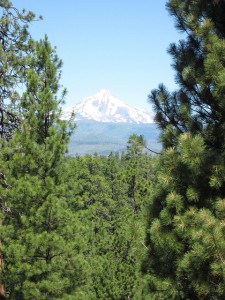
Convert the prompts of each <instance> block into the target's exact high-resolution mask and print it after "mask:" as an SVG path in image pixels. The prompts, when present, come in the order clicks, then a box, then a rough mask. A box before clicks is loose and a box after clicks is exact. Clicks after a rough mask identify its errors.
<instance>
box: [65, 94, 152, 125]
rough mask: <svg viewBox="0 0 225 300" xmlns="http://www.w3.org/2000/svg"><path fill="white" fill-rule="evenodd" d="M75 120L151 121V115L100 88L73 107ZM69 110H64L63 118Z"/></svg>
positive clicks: (137, 122)
mask: <svg viewBox="0 0 225 300" xmlns="http://www.w3.org/2000/svg"><path fill="white" fill-rule="evenodd" d="M73 110H74V111H75V113H76V118H77V120H94V121H98V122H112V123H136V124H141V123H153V116H152V115H150V114H149V113H147V112H145V111H144V110H142V109H139V108H136V107H134V106H131V105H128V104H125V103H124V102H122V101H121V100H119V99H118V98H116V97H114V96H113V95H112V93H111V92H110V91H109V90H107V89H101V90H100V91H99V92H97V93H96V94H94V95H93V96H89V97H87V98H85V99H84V100H83V101H81V102H79V103H78V104H76V105H75V106H74V108H73ZM68 113H69V111H68V110H67V111H65V114H64V116H65V118H66V115H68Z"/></svg>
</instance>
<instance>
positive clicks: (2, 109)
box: [0, 0, 35, 139]
mask: <svg viewBox="0 0 225 300" xmlns="http://www.w3.org/2000/svg"><path fill="white" fill-rule="evenodd" d="M0 14H1V17H0V136H1V138H4V139H9V138H10V137H11V136H12V134H13V132H14V130H15V128H17V127H18V124H19V122H20V118H19V116H18V111H17V109H16V108H15V104H16V103H17V102H18V100H19V95H18V93H17V92H16V89H17V87H18V84H21V85H22V84H23V82H24V74H25V73H24V72H25V70H26V68H27V67H28V62H27V54H29V53H31V52H32V49H33V41H32V39H31V37H30V35H29V32H28V26H29V23H30V22H32V21H33V20H34V18H35V15H34V13H32V12H26V11H25V10H24V11H23V12H19V11H18V10H17V9H16V8H15V7H13V4H12V3H11V2H10V1H8V0H1V1H0Z"/></svg>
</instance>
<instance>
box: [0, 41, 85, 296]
mask: <svg viewBox="0 0 225 300" xmlns="http://www.w3.org/2000/svg"><path fill="white" fill-rule="evenodd" d="M29 64H30V66H31V67H30V68H29V69H27V70H26V82H27V84H26V91H25V93H24V95H23V96H22V101H21V107H22V109H21V123H20V128H19V130H17V131H16V133H15V135H14V136H13V138H12V139H11V141H9V142H7V143H5V145H4V147H2V152H1V158H2V161H3V162H4V164H3V166H2V167H3V170H4V174H6V178H8V181H7V185H8V188H7V189H3V190H2V191H1V193H2V195H3V197H4V199H7V205H8V207H9V208H10V211H9V213H8V214H5V215H4V216H3V221H2V227H1V239H2V247H1V248H2V253H3V256H4V266H3V270H2V279H3V283H4V287H5V290H6V295H7V299H20V300H22V299H38V300H40V299H87V298H85V297H84V295H85V294H83V293H82V291H81V289H80V287H81V286H82V285H84V282H85V281H84V278H83V275H82V274H83V273H82V265H81V255H80V254H79V253H80V250H79V249H80V247H81V246H82V239H81V238H79V237H80V234H79V232H80V226H79V222H78V220H77V218H76V217H75V214H74V213H72V211H71V210H70V208H69V204H68V202H67V198H66V195H67V184H66V182H65V173H66V172H65V171H66V170H65V168H64V156H65V153H66V151H67V144H68V141H69V135H70V133H71V132H72V130H73V125H72V124H71V126H69V124H68V122H66V121H62V120H61V119H60V114H61V110H60V105H61V104H62V102H63V98H64V96H65V91H63V92H62V97H60V98H58V92H59V89H60V85H59V79H60V68H61V64H62V63H61V61H60V60H59V59H58V57H57V55H56V53H55V50H54V49H53V48H52V47H51V45H50V43H49V41H48V39H47V37H45V38H44V39H43V40H41V41H40V42H36V43H35V51H34V53H33V55H32V56H31V57H30V62H29ZM2 144H4V141H2ZM5 158H7V159H5ZM69 297H70V298H69Z"/></svg>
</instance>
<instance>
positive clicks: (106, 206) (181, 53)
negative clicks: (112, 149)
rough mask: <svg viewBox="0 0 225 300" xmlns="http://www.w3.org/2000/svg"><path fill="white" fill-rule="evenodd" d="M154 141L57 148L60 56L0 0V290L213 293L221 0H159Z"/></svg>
mask: <svg viewBox="0 0 225 300" xmlns="http://www.w3.org/2000/svg"><path fill="white" fill-rule="evenodd" d="M167 9H168V11H169V13H170V14H171V15H172V16H173V17H174V18H175V20H176V27H177V28H178V30H180V31H182V32H184V33H185V34H184V39H183V40H181V41H179V43H178V44H174V43H172V44H171V45H170V47H169V51H168V52H169V53H170V55H172V58H173V67H174V69H175V71H176V81H177V83H178V85H179V88H178V89H177V90H176V91H174V92H169V91H168V90H167V89H166V87H165V86H164V85H163V84H161V85H159V87H158V89H155V90H153V91H152V92H151V95H150V96H149V101H150V102H151V103H152V104H153V106H154V109H155V113H156V119H155V120H156V122H157V124H158V126H159V127H160V128H161V130H162V134H161V142H162V151H161V152H160V153H154V155H153V156H152V152H151V149H148V150H150V151H147V152H146V143H145V140H144V138H143V136H141V135H140V136H138V135H135V134H133V135H131V136H130V138H129V139H128V141H127V149H126V151H124V153H122V154H118V153H111V154H110V155H108V156H100V155H98V154H96V155H85V156H75V157H71V156H69V155H68V143H69V141H70V136H71V134H72V133H73V132H74V130H76V129H75V127H76V124H74V121H73V116H71V120H69V121H65V120H62V118H61V114H62V105H63V103H64V97H65V95H66V90H64V89H62V88H61V85H60V78H61V69H62V61H61V60H60V59H59V58H58V56H57V53H56V50H55V48H54V47H52V46H51V44H50V42H49V40H48V37H47V36H44V37H43V39H41V40H40V41H36V40H34V39H33V38H32V37H31V35H30V33H29V25H30V23H31V22H32V21H34V20H36V19H37V18H36V16H35V14H34V13H32V12H26V11H25V10H24V11H22V12H20V11H18V10H17V8H16V7H14V5H13V3H11V2H9V1H8V0H0V11H1V16H0V18H1V19H0V83H1V84H0V147H1V152H0V208H1V211H0V276H1V277H0V299H12V300H16V299H18V300H23V299H24V300H25V299H27V300H31V299H32V300H33V299H37V300H41V299H43V300H45V299H46V300H47V299H65V300H66V299H68V300H69V299H74V300H90V299H93V300H94V299H102V300H106V299H112V300H131V299H134V300H141V299H143V300H148V299H184V300H187V299H221V300H222V299H224V298H225V238H224V237H225V199H224V197H225V179H224V178H225V161H224V160H225V147H224V145H225V134H224V132H225V131H224V129H225V102H224V99H225V39H224V38H225V21H224V15H225V2H224V1H222V0H221V1H219V0H218V1H209V0H207V1H203V0H185V1H181V0H170V1H168V3H167Z"/></svg>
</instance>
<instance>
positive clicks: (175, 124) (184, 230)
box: [142, 0, 225, 299]
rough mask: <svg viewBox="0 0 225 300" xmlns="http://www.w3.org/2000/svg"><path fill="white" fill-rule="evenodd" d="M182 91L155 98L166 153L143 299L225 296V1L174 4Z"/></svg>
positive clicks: (153, 208)
mask: <svg viewBox="0 0 225 300" xmlns="http://www.w3.org/2000/svg"><path fill="white" fill-rule="evenodd" d="M167 6H168V9H169V11H170V13H171V14H172V15H173V16H175V19H176V26H177V28H178V29H179V30H181V31H182V32H184V33H185V39H184V40H181V41H180V42H179V43H178V44H177V45H176V44H171V45H170V48H169V53H170V54H171V55H172V57H173V62H174V63H173V66H174V68H175V70H176V80H177V83H178V84H179V87H180V88H179V89H178V90H176V91H175V92H172V93H170V92H169V91H168V90H167V89H166V88H165V87H164V86H163V85H161V86H159V88H158V89H157V90H154V91H152V94H151V95H150V101H151V102H152V103H153V105H154V108H155V111H156V121H157V122H158V124H159V127H160V128H161V129H162V136H161V139H162V143H163V151H162V153H161V155H160V157H159V158H158V174H157V182H156V183H155V186H154V191H153V194H152V197H151V205H150V207H149V228H148V234H147V243H148V247H149V254H148V256H147V257H146V259H145V261H144V262H143V266H142V268H143V272H144V273H145V274H146V280H147V285H146V291H147V292H146V291H145V292H144V291H143V299H224V298H225V265H224V261H225V242H224V236H225V231H224V229H225V223H224V217H225V199H224V197H225V194H224V191H225V181H224V178H225V161H224V158H225V155H224V154H225V152H224V145H225V134H224V128H225V117H224V116H225V105H224V103H225V102H224V97H225V80H224V78H225V68H224V65H225V55H224V53H225V52H224V49H225V21H224V20H225V19H224V15H225V3H224V1H202V0H190V1H188V0H185V1H180V0H178V1H174V0H171V1H168V4H167Z"/></svg>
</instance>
